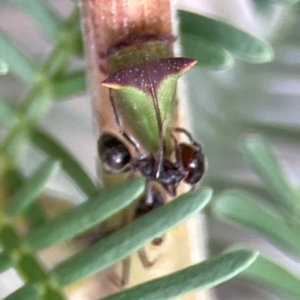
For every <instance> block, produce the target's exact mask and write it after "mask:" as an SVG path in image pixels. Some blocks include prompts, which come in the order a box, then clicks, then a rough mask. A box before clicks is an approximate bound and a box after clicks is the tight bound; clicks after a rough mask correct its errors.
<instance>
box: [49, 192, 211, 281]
mask: <svg viewBox="0 0 300 300" xmlns="http://www.w3.org/2000/svg"><path fill="white" fill-rule="evenodd" d="M211 195H212V191H211V190H210V189H202V190H196V191H192V192H189V193H186V194H184V195H182V196H180V197H178V198H177V199H175V200H173V201H171V202H170V203H168V204H166V205H164V206H162V207H160V208H158V209H155V210H153V211H151V212H149V213H148V214H146V215H145V216H143V217H141V218H139V219H137V220H136V221H135V222H133V223H131V224H129V225H127V226H126V227H124V228H122V229H120V230H118V231H117V232H115V233H113V234H111V235H109V236H108V237H106V238H105V239H103V240H102V241H100V242H98V243H97V244H95V245H94V246H92V247H90V248H89V249H86V250H84V251H83V252H81V253H79V254H77V255H74V256H73V257H71V258H70V259H68V260H66V261H64V262H62V263H61V264H59V265H58V266H57V267H55V268H54V271H53V273H52V274H53V276H54V277H55V278H56V279H57V281H58V282H59V283H60V284H61V285H63V286H64V285H68V284H71V283H73V282H76V281H78V280H80V279H83V278H85V277H88V276H91V275H93V274H95V273H97V272H100V271H101V270H104V269H106V268H108V267H109V266H111V265H113V264H115V263H116V262H118V261H120V260H122V259H123V258H125V257H127V256H129V255H130V254H131V253H133V252H135V251H137V250H138V249H140V248H141V247H142V246H143V245H144V244H147V243H149V242H151V241H152V240H154V239H155V238H157V237H160V236H162V235H163V234H164V233H165V232H166V231H168V230H169V229H171V228H172V227H175V226H176V225H178V224H180V223H182V222H184V221H186V220H187V219H188V218H189V217H190V216H192V215H193V214H196V213H198V212H199V211H200V210H201V209H203V208H204V207H205V205H206V204H207V203H208V202H209V200H210V198H211Z"/></svg>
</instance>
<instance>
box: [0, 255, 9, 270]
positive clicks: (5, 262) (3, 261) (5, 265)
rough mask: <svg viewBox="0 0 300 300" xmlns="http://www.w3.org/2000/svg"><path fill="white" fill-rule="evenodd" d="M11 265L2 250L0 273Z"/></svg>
mask: <svg viewBox="0 0 300 300" xmlns="http://www.w3.org/2000/svg"><path fill="white" fill-rule="evenodd" d="M10 267H11V263H10V259H9V257H8V255H7V254H6V253H4V252H1V253H0V273H1V272H4V271H6V270H7V269H8V268H10Z"/></svg>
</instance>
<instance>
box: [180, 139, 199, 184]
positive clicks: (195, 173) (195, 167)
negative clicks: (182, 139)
mask: <svg viewBox="0 0 300 300" xmlns="http://www.w3.org/2000/svg"><path fill="white" fill-rule="evenodd" d="M178 146H179V149H180V153H181V161H182V165H183V168H184V169H185V171H186V172H187V176H186V177H185V182H187V183H189V184H195V183H197V182H199V181H200V179H201V178H202V176H203V174H204V171H205V162H204V155H203V153H202V151H201V149H197V148H194V147H192V146H190V145H188V144H184V143H180V144H179V145H178Z"/></svg>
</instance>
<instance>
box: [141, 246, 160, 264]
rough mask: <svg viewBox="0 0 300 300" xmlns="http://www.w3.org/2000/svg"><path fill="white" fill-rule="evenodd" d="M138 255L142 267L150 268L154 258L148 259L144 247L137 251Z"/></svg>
mask: <svg viewBox="0 0 300 300" xmlns="http://www.w3.org/2000/svg"><path fill="white" fill-rule="evenodd" d="M138 256H139V258H140V260H141V263H142V265H143V267H144V268H150V267H152V266H153V265H154V264H155V262H156V260H154V261H150V259H149V258H148V255H147V252H146V249H145V248H142V249H140V250H139V251H138Z"/></svg>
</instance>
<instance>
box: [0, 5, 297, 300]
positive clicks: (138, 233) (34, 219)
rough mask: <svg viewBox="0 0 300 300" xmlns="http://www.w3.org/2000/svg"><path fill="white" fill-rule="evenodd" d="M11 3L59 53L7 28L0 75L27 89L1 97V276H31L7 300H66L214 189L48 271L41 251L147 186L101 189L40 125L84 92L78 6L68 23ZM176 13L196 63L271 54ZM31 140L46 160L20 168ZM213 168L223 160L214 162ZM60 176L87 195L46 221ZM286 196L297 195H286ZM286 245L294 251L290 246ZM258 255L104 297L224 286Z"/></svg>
mask: <svg viewBox="0 0 300 300" xmlns="http://www.w3.org/2000/svg"><path fill="white" fill-rule="evenodd" d="M257 2H259V1H257ZM282 2H289V1H282ZM8 3H9V5H13V7H14V8H13V9H16V10H19V9H21V10H22V11H23V12H25V13H26V14H27V15H28V17H29V18H30V19H32V20H34V22H35V24H36V26H37V27H38V28H39V30H40V32H41V33H42V34H43V35H44V36H45V37H46V38H47V39H48V40H49V41H50V42H51V44H52V50H51V53H50V54H49V55H48V57H47V58H46V59H45V60H44V61H43V62H42V63H39V62H37V61H36V60H35V58H34V57H32V56H31V55H30V54H28V53H27V52H26V51H25V50H24V49H22V47H21V46H20V45H19V44H18V43H17V42H16V41H15V40H14V39H13V38H12V36H10V34H9V32H4V31H0V74H2V75H1V76H8V75H11V76H15V77H16V78H18V80H20V81H22V82H23V83H24V84H25V85H26V88H27V89H28V93H27V96H26V97H25V99H24V100H23V101H22V104H21V105H19V106H18V107H14V106H12V105H11V99H8V98H7V97H4V96H0V122H1V125H2V126H3V128H5V131H4V132H5V134H4V137H3V138H2V140H1V147H0V184H1V186H0V187H1V190H0V205H1V207H0V244H1V248H2V252H1V253H0V270H1V272H4V271H5V270H7V269H8V268H10V267H13V268H14V269H15V270H16V271H17V272H18V273H19V274H20V276H21V277H22V278H23V280H24V285H23V286H22V287H21V288H19V289H18V290H16V291H14V292H13V293H11V294H10V295H8V296H7V297H6V299H65V297H66V296H65V294H64V292H63V288H64V287H66V286H68V285H70V284H72V283H74V282H77V281H79V280H82V279H84V278H87V277H89V276H91V275H93V274H95V273H97V272H100V271H102V270H104V269H105V268H107V267H109V266H111V265H113V264H115V263H116V262H118V261H120V260H122V259H123V258H125V257H127V256H128V255H130V254H131V253H133V252H134V251H136V250H138V249H139V248H141V247H142V246H143V245H144V244H146V243H149V242H150V241H151V240H153V239H154V238H156V237H157V236H160V235H162V234H163V233H165V232H166V231H168V230H169V229H170V228H173V227H174V226H176V225H178V224H179V223H181V222H183V221H185V220H187V218H188V217H190V216H191V215H193V214H195V213H197V212H199V211H200V210H202V209H203V208H204V207H205V206H206V205H207V204H208V202H209V200H210V198H211V195H212V192H211V190H210V189H208V188H204V189H200V190H197V191H194V192H190V193H187V194H185V195H182V196H180V197H178V198H177V199H176V200H174V201H172V202H171V203H169V204H167V205H165V206H164V207H161V208H159V209H157V210H155V211H153V212H151V213H149V214H147V215H146V216H144V217H142V218H140V219H138V220H136V221H135V222H133V223H131V224H130V225H128V226H126V227H124V228H123V229H122V230H119V231H117V232H115V233H113V234H111V235H110V236H108V237H106V238H105V239H103V240H101V241H99V242H98V243H96V244H95V245H93V246H91V247H88V248H85V249H83V250H81V251H78V253H76V254H73V255H71V256H70V257H69V258H68V259H65V260H63V261H61V262H60V263H59V264H57V265H55V266H54V267H53V268H51V269H50V270H48V269H46V267H45V266H44V264H43V263H41V261H40V259H39V258H38V251H40V250H43V249H47V248H49V247H51V246H54V245H58V244H61V243H63V242H67V241H71V240H72V239H73V238H74V237H76V236H78V235H80V234H82V233H84V232H85V231H86V230H88V229H91V228H93V227H94V226H96V225H99V224H100V223H101V222H103V221H104V220H106V219H107V218H109V217H110V216H112V215H113V214H115V213H116V212H118V211H120V210H122V209H123V208H124V207H126V206H128V205H129V204H130V203H132V202H133V201H134V200H136V199H137V198H138V197H139V196H140V195H141V193H142V192H143V186H144V183H143V180H141V179H140V180H135V181H130V182H126V184H124V185H122V186H119V187H117V188H115V189H113V190H109V191H102V190H100V189H99V188H98V186H97V184H96V183H95V181H94V180H93V179H91V177H90V175H89V174H87V172H86V171H85V170H84V168H83V167H82V166H81V164H80V163H79V162H78V161H77V160H76V159H75V158H74V157H73V156H72V155H71V154H70V153H69V152H68V151H67V150H66V149H65V147H64V146H62V145H61V144H60V143H59V142H58V141H56V140H55V139H54V138H53V137H52V136H50V135H49V134H48V133H47V132H45V131H44V130H43V129H42V128H40V126H39V121H40V120H41V118H42V117H43V116H44V114H45V113H46V111H47V109H48V108H49V105H50V104H51V105H55V101H60V100H63V99H66V98H71V97H73V96H74V95H76V94H78V93H83V92H85V89H86V85H85V75H84V74H85V71H84V70H83V69H80V68H78V69H74V67H73V66H72V62H73V61H74V60H75V59H77V60H78V58H79V59H82V57H83V51H82V48H83V47H82V42H81V32H80V14H79V12H78V10H77V8H76V7H74V11H73V13H71V15H70V16H69V17H68V18H67V19H64V18H62V17H61V16H60V15H59V14H58V13H57V12H56V11H55V10H53V9H52V8H51V7H50V6H49V5H48V4H47V2H45V1H41V0H31V1H22V0H11V1H9V2H8ZM179 18H180V20H181V23H180V24H181V25H180V33H181V36H182V43H183V51H184V53H185V55H186V56H190V57H194V58H197V59H198V64H199V67H205V68H213V69H222V68H225V67H229V66H231V65H232V63H233V61H234V59H233V58H234V57H237V58H239V59H241V60H244V61H247V62H256V63H261V62H267V61H270V60H271V59H272V57H273V51H272V49H271V47H270V46H269V45H268V44H267V43H265V42H263V41H261V40H260V39H257V38H256V37H254V36H253V35H251V34H249V33H246V32H245V31H243V30H240V29H238V28H236V27H234V26H231V25H230V24H227V23H224V22H222V21H219V20H215V19H213V18H209V17H206V16H200V15H196V14H193V13H189V12H184V11H180V12H179ZM7 74H8V75H7ZM2 78H3V77H2ZM205 113H207V115H206V118H211V119H212V120H213V121H216V122H213V123H214V126H218V122H220V120H221V118H220V119H216V117H215V116H212V115H211V114H210V113H209V112H205ZM209 130H210V129H209ZM209 130H206V129H205V128H204V130H203V132H205V134H207V135H208V134H209ZM217 140H218V145H219V149H220V148H222V147H223V140H224V137H220V136H218V137H217ZM27 144H30V145H34V147H36V148H38V149H39V150H40V151H42V152H43V153H44V154H45V157H46V159H45V161H44V162H43V163H42V164H41V165H39V166H38V168H37V169H36V170H34V172H32V173H31V174H29V175H28V174H23V173H22V171H21V170H20V168H19V160H20V157H21V156H22V153H23V149H24V146H25V145H27ZM224 148H226V146H224ZM225 150H227V149H225ZM254 156H256V154H254ZM214 164H215V165H217V160H216V162H215V163H214ZM258 165H259V163H258ZM58 172H64V173H65V174H67V175H68V176H69V178H70V179H71V180H72V182H73V184H74V185H75V186H76V187H77V188H78V189H80V190H81V192H82V193H83V194H84V195H85V198H86V201H85V202H84V203H82V204H80V205H78V206H75V207H73V206H72V207H69V208H68V210H67V211H66V212H61V213H60V214H59V215H58V216H56V218H54V219H49V218H48V217H47V215H46V214H45V211H44V206H43V204H42V202H40V201H38V199H39V198H40V197H41V194H42V193H43V192H44V190H45V187H46V186H47V184H48V183H49V181H50V180H51V179H52V178H53V177H54V176H55V175H56V174H57V173H58ZM267 176H268V174H267ZM208 178H209V176H208ZM273 188H274V186H273ZM287 188H289V187H287ZM271 189H272V187H271ZM277 192H278V190H277ZM286 199H290V198H289V195H287V196H286ZM60 202H61V201H60V200H59V199H56V200H55V201H53V203H52V204H51V205H52V206H54V208H56V209H58V210H60V208H59V203H60ZM216 203H218V202H216ZM281 204H282V205H283V206H284V207H285V208H286V209H287V212H291V210H293V207H294V206H293V204H294V202H291V201H285V200H284V201H283V202H282V203H281ZM216 205H217V204H216ZM220 205H221V204H220ZM182 212H184V213H182ZM24 224H25V225H24ZM289 247H290V248H291V249H293V250H295V251H296V252H297V249H294V248H293V245H290V246H289ZM290 248H289V249H290ZM256 257H257V252H256V251H255V250H254V251H252V250H244V249H235V250H231V251H229V252H226V253H224V254H221V255H220V256H219V257H217V258H214V259H210V260H207V261H205V262H203V263H200V264H198V265H195V266H192V267H189V268H187V269H185V270H182V271H180V272H178V273H175V274H172V275H170V276H166V277H164V278H161V279H158V280H154V281H151V282H148V283H145V284H143V285H140V286H138V287H136V288H133V289H130V290H128V291H125V292H122V293H120V294H116V295H112V296H110V297H108V298H107V299H145V298H146V299H171V298H174V297H178V296H181V295H184V294H186V293H190V292H193V291H195V290H197V289H204V288H210V287H213V286H215V285H218V284H220V283H221V282H224V281H226V280H228V279H230V278H232V277H234V276H235V275H237V274H238V273H240V272H242V271H243V270H245V269H247V268H248V267H249V266H250V265H251V264H252V263H253V261H254V260H255V258H256ZM260 259H262V258H260ZM261 265H263V264H260V263H259V262H256V263H255V265H254V267H252V269H249V270H250V271H249V272H248V273H244V274H248V275H249V274H253V273H255V267H257V266H261ZM251 272H252V273H251ZM249 276H250V275H249Z"/></svg>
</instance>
